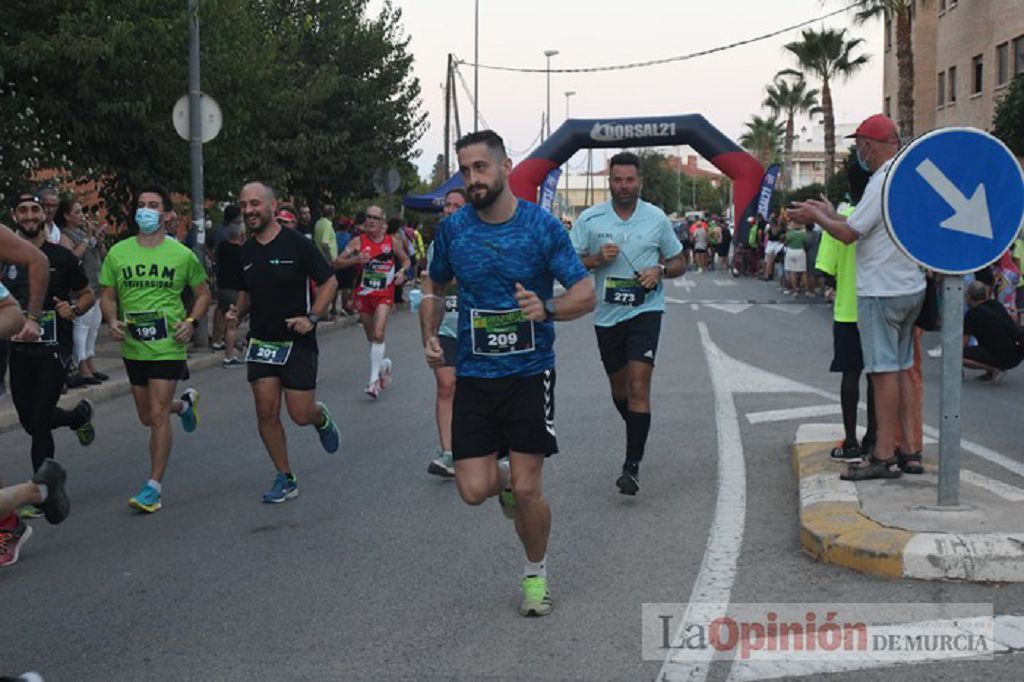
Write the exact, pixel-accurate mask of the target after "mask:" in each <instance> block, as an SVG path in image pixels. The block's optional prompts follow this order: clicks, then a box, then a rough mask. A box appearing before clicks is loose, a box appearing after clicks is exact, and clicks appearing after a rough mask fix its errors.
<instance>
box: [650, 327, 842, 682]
mask: <svg viewBox="0 0 1024 682" xmlns="http://www.w3.org/2000/svg"><path fill="white" fill-rule="evenodd" d="M697 328H698V330H699V331H700V337H701V343H702V345H703V346H704V355H705V357H706V359H707V363H708V370H709V374H710V376H711V387H712V391H713V393H714V396H715V431H716V432H717V434H718V489H717V498H716V500H715V513H714V517H713V518H712V520H711V529H710V531H709V532H708V541H707V545H706V547H705V550H704V559H703V560H702V561H701V565H700V571H699V572H698V574H697V579H696V580H695V581H694V583H693V589H692V591H691V592H690V599H689V602H688V603H687V607H686V611H685V613H684V614H683V618H682V619H681V622H680V627H679V630H678V631H677V632H676V633H675V636H674V638H673V645H674V648H673V649H672V650H671V651H670V653H669V654H668V655H667V656H666V658H665V663H664V665H662V667H661V672H660V673H659V674H658V678H657V679H658V680H664V681H666V682H667V681H668V680H690V681H691V682H702V681H703V680H704V679H706V678H707V675H708V668H709V666H710V664H711V659H712V656H713V654H714V649H713V648H711V647H708V648H707V650H706V651H702V652H701V654H702V655H703V657H702V658H698V654H697V652H694V651H692V650H690V651H685V652H684V650H683V649H681V648H675V646H676V645H679V644H680V636H681V635H682V634H683V632H685V628H686V627H687V625H689V624H691V623H709V622H711V621H712V620H714V619H715V618H717V617H719V616H722V615H724V613H725V609H726V608H727V606H728V604H729V599H730V595H731V594H732V585H733V582H734V581H735V579H736V564H737V562H738V560H739V556H740V548H741V547H742V544H743V528H744V525H745V523H746V508H747V486H746V477H747V474H746V464H745V463H744V461H743V440H742V438H741V436H740V420H739V414H738V413H737V411H736V401H735V397H734V396H735V394H736V393H813V394H815V395H824V396H825V397H828V396H829V394H828V393H827V392H826V391H822V390H820V389H817V388H814V387H813V386H808V385H807V384H803V383H800V382H799V381H793V380H791V379H787V378H785V377H782V376H779V375H778V374H772V373H771V372H767V371H765V370H763V369H759V368H757V367H754V366H752V365H748V364H747V363H745V362H741V361H739V360H736V359H735V358H731V357H729V356H728V355H726V354H725V353H723V352H722V350H721V349H720V348H719V347H718V346H716V345H715V343H714V342H713V341H712V340H711V337H710V336H709V335H708V328H707V325H706V324H705V323H704V322H698V323H697Z"/></svg>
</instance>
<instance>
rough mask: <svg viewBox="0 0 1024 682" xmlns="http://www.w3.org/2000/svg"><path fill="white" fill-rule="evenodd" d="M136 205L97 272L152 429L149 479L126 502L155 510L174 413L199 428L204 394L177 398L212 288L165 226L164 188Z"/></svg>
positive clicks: (142, 193)
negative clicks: (189, 299)
mask: <svg viewBox="0 0 1024 682" xmlns="http://www.w3.org/2000/svg"><path fill="white" fill-rule="evenodd" d="M135 205H136V211H135V225H136V226H137V227H138V234H137V235H136V236H134V237H130V238H128V239H125V240H124V241H122V242H118V243H117V244H115V245H114V247H113V248H111V249H110V252H109V253H108V254H107V258H106V260H105V261H104V262H103V270H102V271H101V273H100V285H101V286H102V287H103V292H102V294H101V299H100V306H101V309H102V311H103V319H105V320H106V321H107V324H108V325H110V333H111V336H113V337H114V339H116V340H118V341H121V355H122V356H123V357H124V365H125V369H126V370H127V372H128V381H129V382H130V383H131V386H132V397H133V398H134V399H135V409H136V410H137V411H138V413H139V421H141V422H142V424H143V425H144V426H148V427H149V430H150V435H149V457H150V475H149V480H148V481H147V482H146V484H145V485H143V486H142V490H140V491H139V493H138V494H137V495H135V496H134V497H132V498H131V499H130V500H128V504H129V505H131V506H132V507H134V508H135V509H138V510H139V511H143V512H148V513H152V512H155V511H157V510H158V509H160V507H161V506H162V504H161V497H162V493H163V488H162V481H163V477H164V472H165V471H166V469H167V461H168V459H169V458H170V456H171V413H174V414H177V415H178V416H179V417H181V424H182V427H183V428H184V429H185V431H186V432H191V431H194V430H195V428H196V424H197V423H198V421H199V417H198V413H197V412H196V406H197V404H198V402H199V393H198V392H197V391H196V390H195V389H193V388H189V389H186V390H185V392H184V393H183V394H182V395H181V398H180V399H178V400H174V393H175V389H176V388H177V384H178V381H179V380H180V379H187V378H188V365H187V364H186V354H185V349H186V347H187V345H188V342H189V341H190V340H191V339H192V334H193V333H194V332H195V327H196V324H197V322H196V320H200V319H202V318H203V316H204V315H206V310H207V308H208V307H209V305H210V289H209V287H208V286H207V285H206V270H205V269H204V268H203V266H202V265H201V264H200V263H199V259H198V258H196V256H195V254H194V253H192V252H191V251H189V250H188V248H186V247H185V246H183V245H182V244H179V243H178V242H177V241H175V240H174V239H170V238H168V237H167V235H166V233H165V232H164V230H161V229H160V225H161V222H162V218H163V216H164V214H166V213H167V212H169V211H171V210H172V209H173V205H172V203H171V195H170V194H168V192H167V190H166V189H164V188H163V187H161V186H159V185H147V186H145V187H143V188H142V189H141V190H139V194H138V199H137V200H136V204H135ZM186 286H187V287H189V288H190V289H191V290H192V294H193V298H194V303H193V304H192V310H191V312H189V313H188V314H187V315H186V313H185V306H184V305H183V304H182V300H181V293H182V291H183V290H184V289H185V287H186Z"/></svg>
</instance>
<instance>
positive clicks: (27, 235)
mask: <svg viewBox="0 0 1024 682" xmlns="http://www.w3.org/2000/svg"><path fill="white" fill-rule="evenodd" d="M12 215H13V217H14V220H15V222H16V223H17V226H18V232H19V234H20V235H21V236H22V238H24V239H25V240H27V241H28V242H29V243H31V244H33V245H35V246H36V247H37V248H38V249H39V250H40V251H42V252H43V254H44V255H45V256H46V257H47V258H48V259H49V261H50V281H49V287H48V289H47V291H46V296H45V297H44V299H43V305H42V314H41V315H40V316H39V318H38V320H37V321H38V322H39V324H40V337H39V339H38V340H37V341H31V342H24V341H20V340H19V339H18V337H15V338H14V341H15V342H14V343H12V344H11V394H12V397H13V398H14V407H15V409H16V410H17V411H18V420H19V421H20V422H21V425H22V428H24V429H25V432H26V433H28V434H29V436H31V437H32V469H33V471H36V470H38V469H39V467H41V466H42V465H43V462H44V461H45V460H47V459H51V458H52V457H53V454H54V444H53V434H52V430H53V429H55V428H58V427H62V426H67V427H69V428H71V429H72V430H74V431H75V432H76V434H77V435H78V440H79V442H80V443H81V444H82V445H90V444H91V443H92V442H93V439H94V438H95V432H94V430H93V428H92V424H91V419H92V404H91V403H90V402H89V401H88V400H82V401H79V403H78V405H77V406H76V407H75V408H74V409H73V410H64V409H61V408H58V407H57V401H58V400H59V399H60V395H61V390H62V389H63V388H64V382H65V380H66V379H67V372H68V367H69V366H70V363H71V345H72V334H73V328H72V327H73V326H72V321H73V320H74V319H75V318H76V317H78V316H79V315H82V314H83V313H85V312H86V311H88V310H89V308H91V307H92V305H93V301H94V299H93V293H92V289H90V288H89V280H88V278H87V277H86V275H85V272H84V271H83V269H82V264H81V262H80V261H79V260H78V258H77V257H75V255H74V254H73V253H71V251H69V250H68V249H66V248H64V247H63V246H58V245H57V244H52V243H50V242H48V241H47V240H46V234H45V232H44V231H43V229H42V228H43V225H44V222H45V221H44V217H43V208H42V203H41V202H40V200H39V198H38V197H36V196H35V195H33V194H32V193H29V192H25V193H22V194H19V195H18V196H17V197H16V198H15V200H14V204H13V212H12ZM4 281H5V283H6V285H7V288H8V289H9V290H10V292H11V295H12V296H14V298H15V299H16V300H17V301H18V303H19V304H21V306H22V308H24V309H27V310H31V305H30V304H31V301H30V300H29V299H30V289H31V282H30V279H29V273H28V270H27V268H24V267H22V266H11V267H9V268H8V269H7V272H6V273H5V277H4ZM29 316H30V317H31V316H32V313H31V312H30V313H29ZM25 515H29V516H32V517H37V516H42V512H41V511H38V510H37V509H35V508H31V509H26V510H25Z"/></svg>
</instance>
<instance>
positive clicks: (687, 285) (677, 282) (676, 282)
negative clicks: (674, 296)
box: [672, 277, 697, 291]
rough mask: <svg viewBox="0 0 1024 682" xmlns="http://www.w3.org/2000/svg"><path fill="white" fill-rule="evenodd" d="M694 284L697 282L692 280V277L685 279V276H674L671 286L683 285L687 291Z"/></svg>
mask: <svg viewBox="0 0 1024 682" xmlns="http://www.w3.org/2000/svg"><path fill="white" fill-rule="evenodd" d="M696 285H697V283H696V282H694V281H693V280H692V279H686V278H685V277H676V278H675V279H674V280H672V286H676V287H683V288H685V289H686V290H687V291H689V290H690V289H692V288H693V287H695V286H696Z"/></svg>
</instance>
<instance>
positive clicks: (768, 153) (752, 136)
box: [740, 115, 786, 168]
mask: <svg viewBox="0 0 1024 682" xmlns="http://www.w3.org/2000/svg"><path fill="white" fill-rule="evenodd" d="M743 125H745V126H746V127H747V132H745V133H743V134H742V135H740V144H741V145H743V148H744V149H746V150H748V151H749V152H751V153H752V154H753V155H754V156H756V157H757V160H758V161H760V162H761V165H762V166H764V167H765V168H767V167H768V166H770V165H771V164H772V163H774V162H775V161H778V160H779V149H780V147H781V142H782V136H783V135H785V132H786V130H785V128H784V127H783V126H782V124H781V123H779V119H778V118H776V117H775V116H772V117H771V118H761V117H760V116H757V115H754V116H751V117H750V120H749V121H747V122H746V123H744V124H743Z"/></svg>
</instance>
